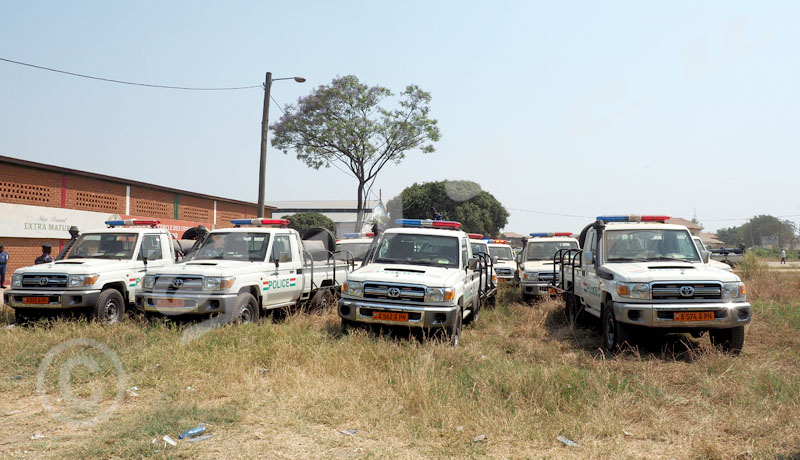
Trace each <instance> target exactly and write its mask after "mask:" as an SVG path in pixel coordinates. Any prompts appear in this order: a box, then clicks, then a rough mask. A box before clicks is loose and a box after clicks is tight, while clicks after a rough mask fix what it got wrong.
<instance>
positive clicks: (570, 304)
mask: <svg viewBox="0 0 800 460" xmlns="http://www.w3.org/2000/svg"><path fill="white" fill-rule="evenodd" d="M579 302H580V301H579V300H578V298H577V297H576V296H575V294H572V293H569V292H567V293H566V294H564V314H565V315H566V317H567V323H568V324H569V325H570V326H576V325H577V324H578V320H579V319H580V314H581V306H580V303H579Z"/></svg>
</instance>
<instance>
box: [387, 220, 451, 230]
mask: <svg viewBox="0 0 800 460" xmlns="http://www.w3.org/2000/svg"><path fill="white" fill-rule="evenodd" d="M394 223H395V224H397V225H402V226H403V227H422V228H449V229H458V228H461V223H460V222H454V221H451V220H431V219H425V220H422V219H397V220H395V221H394Z"/></svg>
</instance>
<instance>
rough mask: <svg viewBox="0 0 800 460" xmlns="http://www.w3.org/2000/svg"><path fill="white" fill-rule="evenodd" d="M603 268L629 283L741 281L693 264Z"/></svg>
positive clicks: (608, 265)
mask: <svg viewBox="0 0 800 460" xmlns="http://www.w3.org/2000/svg"><path fill="white" fill-rule="evenodd" d="M603 268H604V269H605V270H607V271H609V272H611V273H613V274H614V279H615V280H617V281H624V282H629V283H649V282H651V281H720V282H723V283H731V282H736V281H739V277H738V276H736V275H735V274H733V273H731V272H729V271H725V270H720V269H718V268H713V267H709V266H707V265H705V264H702V263H691V262H677V261H676V262H661V261H659V262H628V263H610V264H604V265H603Z"/></svg>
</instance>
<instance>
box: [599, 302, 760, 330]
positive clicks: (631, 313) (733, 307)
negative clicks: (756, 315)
mask: <svg viewBox="0 0 800 460" xmlns="http://www.w3.org/2000/svg"><path fill="white" fill-rule="evenodd" d="M708 311H712V312H714V319H713V320H709V321H675V320H674V319H673V313H681V312H708ZM614 316H615V318H616V319H617V321H619V322H621V323H627V324H633V325H639V326H646V327H658V328H673V329H727V328H732V327H737V326H743V325H745V324H747V323H749V322H750V320H751V319H752V317H753V310H752V308H751V307H750V304H749V303H748V302H734V303H723V302H718V303H692V304H662V303H658V304H653V303H616V302H615V303H614Z"/></svg>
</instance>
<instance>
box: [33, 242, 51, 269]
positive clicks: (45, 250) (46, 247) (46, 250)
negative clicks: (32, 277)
mask: <svg viewBox="0 0 800 460" xmlns="http://www.w3.org/2000/svg"><path fill="white" fill-rule="evenodd" d="M52 249H53V246H52V245H50V244H43V245H42V255H40V256H39V257H37V258H36V262H34V264H35V265H39V264H48V263H50V262H52V261H53V258H52V257H50V251H51V250H52Z"/></svg>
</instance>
